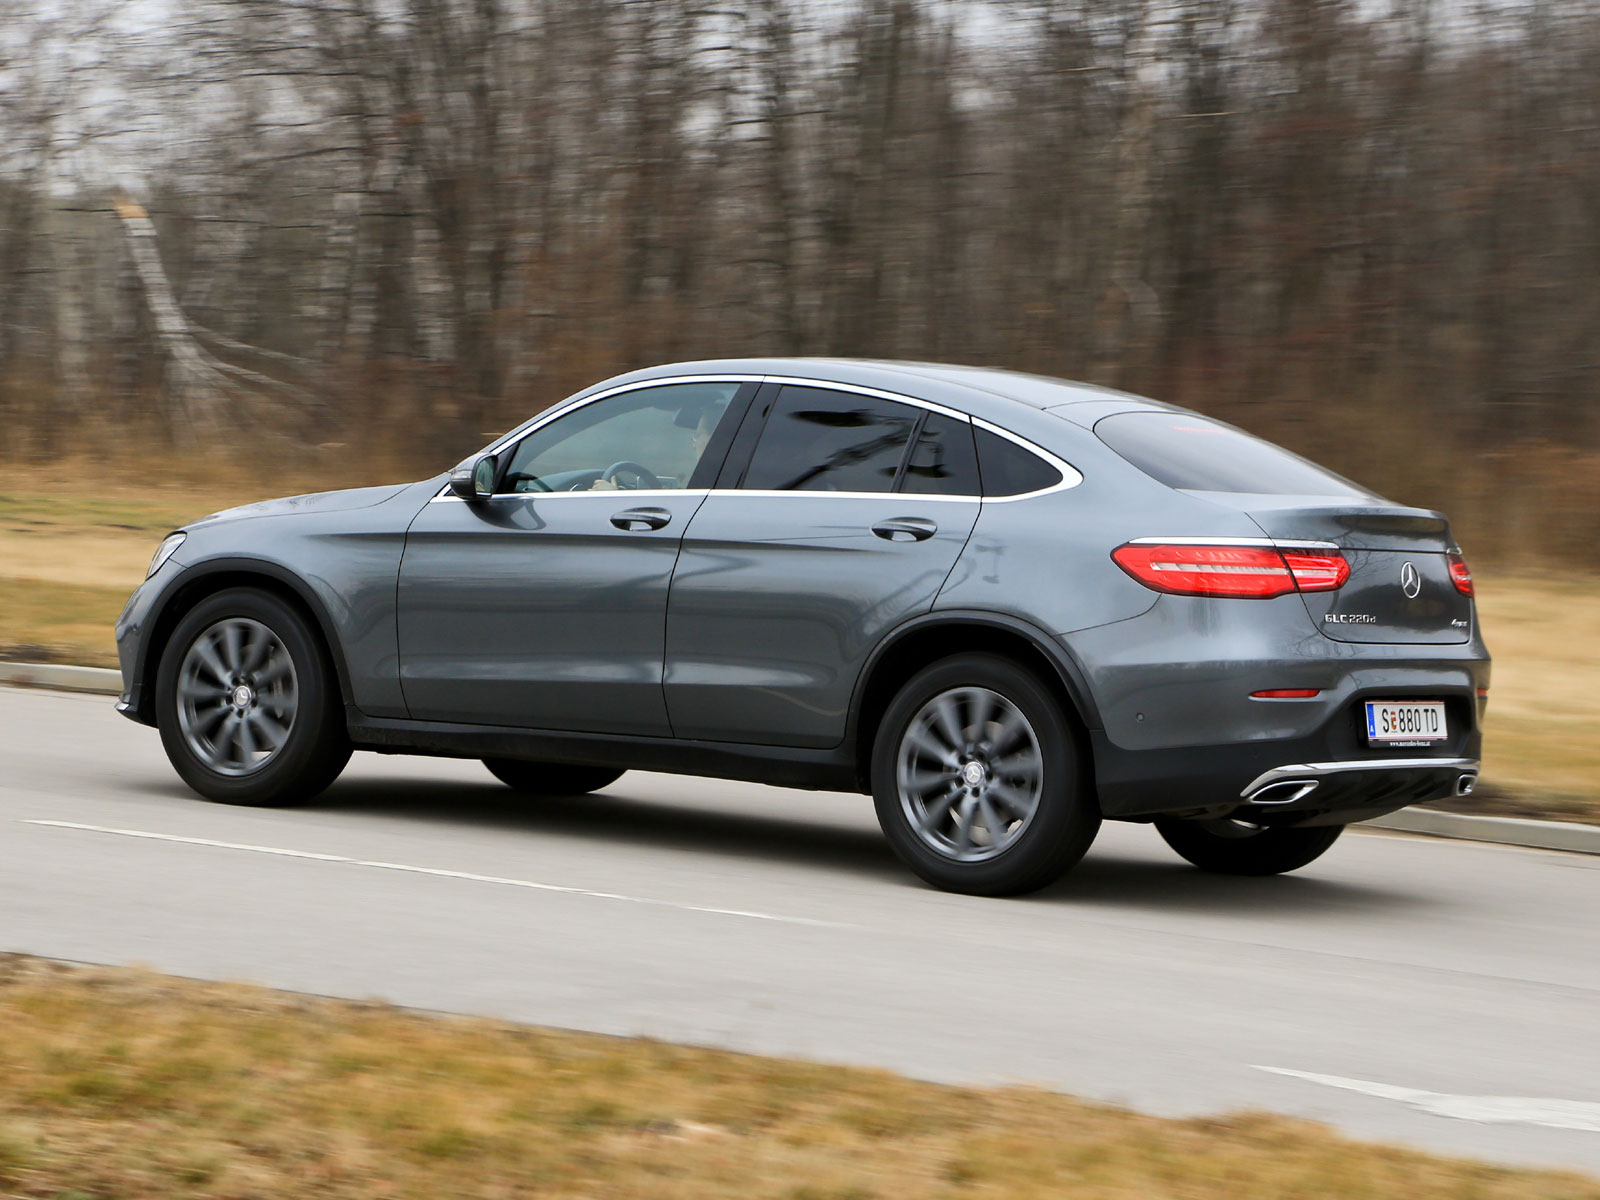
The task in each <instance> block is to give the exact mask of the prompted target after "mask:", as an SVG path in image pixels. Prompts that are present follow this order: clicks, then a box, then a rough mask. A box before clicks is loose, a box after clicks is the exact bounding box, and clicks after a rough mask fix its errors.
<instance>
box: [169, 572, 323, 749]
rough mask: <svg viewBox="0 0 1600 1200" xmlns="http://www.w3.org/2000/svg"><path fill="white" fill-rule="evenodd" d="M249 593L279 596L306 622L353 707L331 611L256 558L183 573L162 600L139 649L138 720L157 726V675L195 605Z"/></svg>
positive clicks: (297, 581) (294, 579)
mask: <svg viewBox="0 0 1600 1200" xmlns="http://www.w3.org/2000/svg"><path fill="white" fill-rule="evenodd" d="M234 587H248V588H254V589H256V590H257V591H261V592H266V593H267V594H269V595H272V596H276V597H277V598H278V599H280V600H282V601H283V602H284V603H286V604H288V605H289V606H290V607H292V608H294V609H295V610H296V611H297V612H299V614H300V615H301V616H302V617H304V618H306V619H307V620H308V621H309V622H310V624H311V628H312V629H313V630H314V631H315V632H316V634H317V637H318V639H319V640H320V641H321V643H322V649H323V650H324V652H325V653H326V654H327V655H328V661H329V662H331V663H332V664H333V670H334V674H335V676H336V677H337V678H338V680H339V695H340V698H341V701H342V703H343V704H345V705H349V704H350V703H351V702H352V693H351V687H350V673H349V668H348V667H347V666H346V664H345V660H344V652H343V650H342V648H341V647H340V644H339V639H338V637H337V635H336V633H335V627H334V624H333V619H332V617H330V616H329V615H328V610H327V608H326V606H325V605H324V604H323V603H322V601H321V600H320V599H319V598H318V597H317V594H316V592H315V591H313V590H312V588H311V587H310V585H309V584H307V583H306V582H305V580H303V579H301V578H300V577H299V576H298V575H296V574H294V572H292V571H290V570H288V569H287V568H286V567H281V566H279V565H278V564H276V563H270V562H264V561H262V560H260V559H254V558H225V559H208V560H207V561H205V562H203V563H199V564H197V565H195V566H193V567H190V568H189V569H188V570H186V571H184V573H183V574H182V575H180V576H179V577H178V578H177V580H175V581H174V583H173V586H172V589H171V591H169V592H168V593H167V595H165V596H164V597H162V600H161V603H160V606H159V607H158V608H157V610H156V611H155V613H154V614H153V615H152V618H151V621H150V625H149V630H150V632H149V634H148V635H147V636H146V637H145V639H144V641H143V644H142V645H141V647H140V663H139V669H138V680H139V714H138V715H139V718H140V719H141V720H142V721H144V722H145V723H146V724H150V725H154V724H155V702H156V673H157V672H158V671H159V670H160V667H161V657H162V655H163V654H164V653H165V652H166V648H167V643H168V642H169V641H171V639H172V634H173V631H174V630H176V629H177V627H178V624H179V622H181V621H182V620H183V618H184V617H185V616H187V615H188V614H189V613H190V612H191V611H193V609H194V607H195V605H197V604H199V603H201V602H202V601H203V600H205V599H206V598H207V597H210V596H215V595H216V594H217V593H218V592H223V591H226V590H228V589H229V588H234Z"/></svg>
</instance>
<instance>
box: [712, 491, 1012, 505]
mask: <svg viewBox="0 0 1600 1200" xmlns="http://www.w3.org/2000/svg"><path fill="white" fill-rule="evenodd" d="M711 494H712V495H714V496H749V497H751V498H752V499H762V500H765V499H770V498H772V497H775V496H805V497H807V498H809V499H813V500H822V499H830V500H900V501H903V502H905V503H907V504H920V503H922V502H923V501H924V500H931V501H934V502H935V503H938V504H948V503H950V502H951V501H958V502H960V503H963V504H980V503H982V502H983V497H982V496H969V495H957V496H935V495H928V494H927V493H924V492H812V491H806V490H805V489H803V488H789V489H787V490H785V489H782V488H717V489H715V490H714V491H713V492H712V493H711Z"/></svg>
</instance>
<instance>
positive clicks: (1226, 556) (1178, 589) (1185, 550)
mask: <svg viewBox="0 0 1600 1200" xmlns="http://www.w3.org/2000/svg"><path fill="white" fill-rule="evenodd" d="M1111 557H1112V558H1113V559H1114V560H1116V564H1117V565H1118V566H1119V567H1121V568H1122V569H1123V570H1124V571H1126V572H1127V573H1128V574H1129V575H1132V576H1133V577H1134V578H1135V579H1137V580H1138V581H1139V582H1140V583H1142V584H1144V585H1145V587H1147V588H1154V589H1155V590H1156V591H1158V592H1170V593H1171V594H1172V595H1175V596H1235V597H1241V598H1244V599H1249V600H1270V599H1272V598H1273V597H1274V596H1285V595H1288V594H1289V593H1290V592H1293V591H1297V590H1298V591H1302V592H1331V591H1334V590H1335V589H1337V588H1340V587H1342V586H1343V585H1344V582H1345V580H1347V579H1349V578H1350V564H1349V563H1347V562H1345V560H1344V555H1343V554H1341V553H1340V552H1339V551H1338V550H1321V549H1318V550H1310V549H1305V550H1294V549H1289V550H1279V549H1277V548H1276V547H1274V546H1225V545H1216V546H1188V545H1181V544H1180V545H1172V544H1167V543H1162V544H1159V545H1146V544H1144V543H1140V542H1129V543H1128V544H1127V545H1125V546H1118V547H1117V548H1116V549H1115V550H1113V551H1112V552H1111Z"/></svg>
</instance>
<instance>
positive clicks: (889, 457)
mask: <svg viewBox="0 0 1600 1200" xmlns="http://www.w3.org/2000/svg"><path fill="white" fill-rule="evenodd" d="M921 415H922V412H921V410H920V409H916V408H913V407H911V406H910V405H908V404H896V403H894V402H893V401H891V400H880V399H878V398H877V397H875V396H861V395H856V394H854V393H850V392H835V391H830V390H827V389H824V388H808V387H785V388H784V389H783V390H782V391H780V392H779V393H778V399H777V401H776V402H775V403H774V404H773V406H772V412H771V415H770V416H768V417H767V423H766V425H765V426H764V427H763V428H762V430H761V438H760V440H759V441H757V442H756V448H755V453H754V454H753V455H752V456H751V458H750V467H749V469H748V470H747V471H746V472H745V476H744V483H743V484H742V485H741V486H743V487H744V488H746V489H750V490H756V491H800V492H890V491H893V490H894V485H895V479H896V478H897V477H898V475H899V473H900V462H901V460H902V459H903V458H904V457H905V452H906V446H907V444H908V443H909V442H910V440H911V433H912V430H913V429H914V428H915V427H916V424H917V420H918V418H919V417H921Z"/></svg>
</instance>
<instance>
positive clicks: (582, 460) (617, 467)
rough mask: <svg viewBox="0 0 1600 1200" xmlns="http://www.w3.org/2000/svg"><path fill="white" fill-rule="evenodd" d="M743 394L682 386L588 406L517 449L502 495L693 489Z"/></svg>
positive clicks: (734, 387) (731, 388) (717, 386)
mask: <svg viewBox="0 0 1600 1200" xmlns="http://www.w3.org/2000/svg"><path fill="white" fill-rule="evenodd" d="M738 390H739V384H737V383H733V382H728V383H677V384H667V385H663V386H661V387H647V388H638V389H636V390H634V391H631V392H622V393H620V394H618V395H615V396H607V397H606V398H605V399H604V400H596V401H594V402H592V403H590V404H585V405H582V406H581V407H579V408H578V409H576V410H575V411H573V412H572V413H570V414H568V415H567V416H564V417H557V418H556V419H555V420H554V421H551V422H550V423H549V424H548V425H543V426H540V427H539V428H538V429H536V430H534V431H533V432H532V433H530V434H529V435H528V436H527V437H525V438H523V439H522V441H521V442H520V443H518V445H517V448H516V450H515V451H513V452H512V455H511V461H510V462H509V463H508V464H507V466H506V469H505V471H504V473H503V474H502V475H501V477H500V483H499V488H498V490H499V491H501V492H587V491H613V490H617V489H623V490H626V489H636V488H684V487H689V486H690V481H691V480H692V479H693V477H694V474H695V468H696V467H697V466H698V465H699V464H700V459H701V457H702V456H703V454H704V452H705V448H706V443H707V442H709V441H710V440H711V434H712V431H713V430H715V429H716V427H717V423H718V422H719V421H720V420H721V419H722V415H723V414H724V413H725V412H726V411H727V409H728V405H729V403H730V402H731V401H732V400H733V397H734V393H735V392H737V391H738ZM700 486H705V485H704V484H701V485H700Z"/></svg>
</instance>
